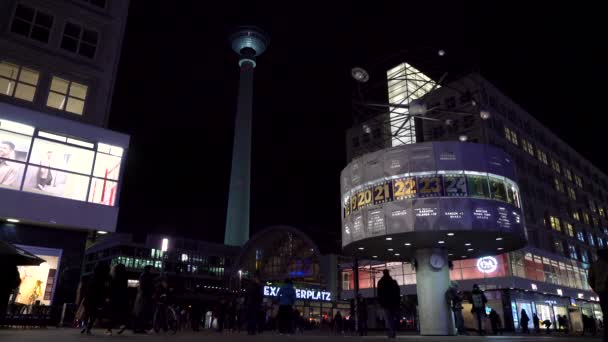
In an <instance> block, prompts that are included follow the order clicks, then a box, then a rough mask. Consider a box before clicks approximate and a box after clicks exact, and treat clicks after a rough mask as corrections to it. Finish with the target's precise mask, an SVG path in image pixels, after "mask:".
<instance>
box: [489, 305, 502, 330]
mask: <svg viewBox="0 0 608 342" xmlns="http://www.w3.org/2000/svg"><path fill="white" fill-rule="evenodd" d="M490 324H491V325H492V334H494V335H498V334H501V335H502V331H501V329H500V328H501V321H500V316H499V315H498V312H496V310H494V309H492V310H491V311H490Z"/></svg>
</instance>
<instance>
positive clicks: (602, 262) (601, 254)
mask: <svg viewBox="0 0 608 342" xmlns="http://www.w3.org/2000/svg"><path fill="white" fill-rule="evenodd" d="M587 282H588V283H589V286H591V289H592V290H593V292H595V293H597V294H598V296H599V298H600V307H601V309H602V315H603V317H607V315H608V248H602V249H598V251H597V260H595V261H594V262H593V263H591V267H590V268H589V273H588V275H587ZM594 324H595V322H594ZM603 341H604V342H608V329H604V338H603Z"/></svg>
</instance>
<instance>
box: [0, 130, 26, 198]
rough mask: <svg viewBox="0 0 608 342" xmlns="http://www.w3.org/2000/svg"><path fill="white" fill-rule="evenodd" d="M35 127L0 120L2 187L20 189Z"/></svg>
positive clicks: (0, 183)
mask: <svg viewBox="0 0 608 342" xmlns="http://www.w3.org/2000/svg"><path fill="white" fill-rule="evenodd" d="M33 133H34V127H31V126H26V125H22V124H19V123H16V122H13V121H8V120H0V187H3V188H11V189H17V190H18V189H19V188H20V187H21V182H22V179H23V172H24V171H25V162H26V161H27V158H28V153H29V151H30V145H31V142H32V134H33Z"/></svg>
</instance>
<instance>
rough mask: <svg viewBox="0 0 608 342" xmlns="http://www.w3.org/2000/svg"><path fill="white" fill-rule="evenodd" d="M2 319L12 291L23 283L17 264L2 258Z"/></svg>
mask: <svg viewBox="0 0 608 342" xmlns="http://www.w3.org/2000/svg"><path fill="white" fill-rule="evenodd" d="M0 274H1V275H2V278H0V319H2V318H3V317H4V316H5V315H6V312H7V309H8V301H9V297H10V296H11V293H13V291H14V290H15V289H16V288H18V287H19V285H20V284H21V277H20V276H19V270H18V269H17V265H14V264H10V263H7V262H4V261H2V260H0Z"/></svg>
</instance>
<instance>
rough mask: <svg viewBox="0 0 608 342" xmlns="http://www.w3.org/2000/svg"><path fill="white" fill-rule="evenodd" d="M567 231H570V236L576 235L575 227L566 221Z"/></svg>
mask: <svg viewBox="0 0 608 342" xmlns="http://www.w3.org/2000/svg"><path fill="white" fill-rule="evenodd" d="M566 233H568V236H571V237H574V227H572V224H570V223H566Z"/></svg>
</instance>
